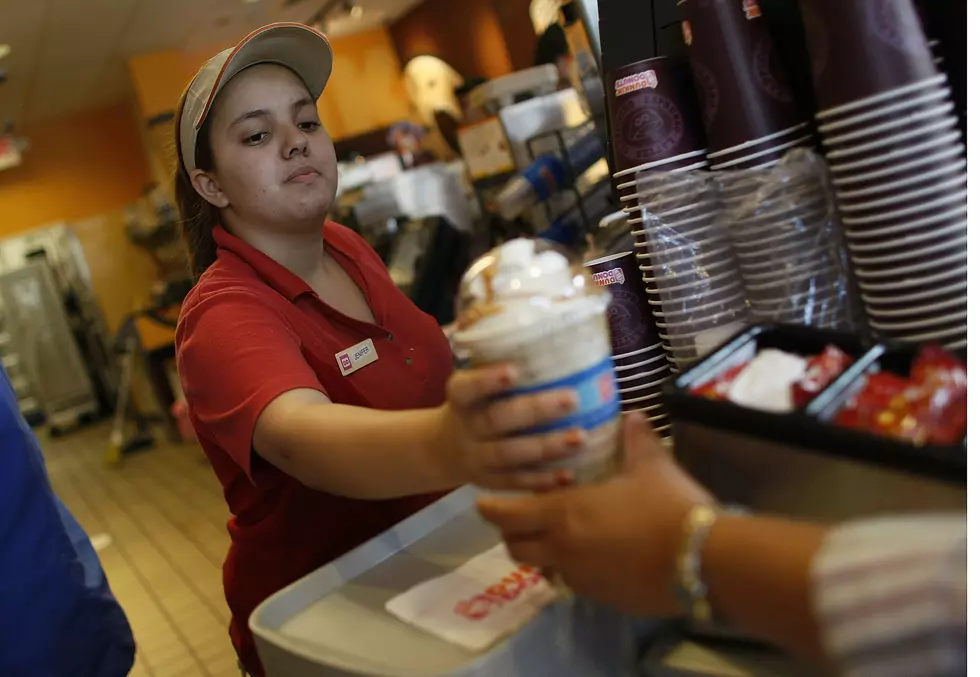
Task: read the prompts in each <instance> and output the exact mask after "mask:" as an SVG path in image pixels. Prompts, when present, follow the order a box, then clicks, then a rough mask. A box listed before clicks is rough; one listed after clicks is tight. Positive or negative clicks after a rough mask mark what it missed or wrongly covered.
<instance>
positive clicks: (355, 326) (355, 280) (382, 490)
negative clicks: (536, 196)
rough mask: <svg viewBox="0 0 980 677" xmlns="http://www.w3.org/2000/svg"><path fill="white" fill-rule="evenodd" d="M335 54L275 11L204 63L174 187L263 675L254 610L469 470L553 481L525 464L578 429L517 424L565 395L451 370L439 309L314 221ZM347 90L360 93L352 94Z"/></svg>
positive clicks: (192, 330) (239, 593)
mask: <svg viewBox="0 0 980 677" xmlns="http://www.w3.org/2000/svg"><path fill="white" fill-rule="evenodd" d="M331 64H332V52H331V49H330V46H329V44H328V43H327V41H326V38H324V37H323V36H322V35H321V34H319V33H318V32H316V31H314V30H313V29H311V28H309V27H307V26H303V25H300V24H273V25H271V26H266V27H265V28H262V29H260V30H258V31H256V32H255V33H253V34H251V35H249V36H248V37H246V38H245V39H244V40H243V41H242V42H241V43H239V44H238V45H237V46H236V47H234V48H232V49H229V50H226V51H224V52H221V53H220V54H218V55H217V56H215V57H214V58H213V59H211V60H210V61H209V62H208V63H207V64H205V66H204V67H203V68H202V70H201V71H200V72H199V73H198V74H197V76H196V77H195V78H194V80H193V81H192V82H191V84H190V85H189V87H188V90H187V92H186V93H185V95H184V97H183V99H182V101H181V102H180V106H179V110H178V114H177V120H176V146H177V149H178V168H177V175H176V186H175V190H176V197H177V202H178V207H179V209H180V212H181V216H182V219H183V232H184V236H185V240H186V242H187V245H188V248H189V252H190V256H191V260H192V262H193V268H194V272H195V273H196V274H197V275H199V276H200V278H199V281H198V283H197V285H196V286H195V288H194V289H193V290H192V291H191V293H190V294H189V295H188V297H187V299H186V300H185V301H184V304H183V307H182V309H181V316H180V321H179V326H178V329H177V363H178V369H179V372H180V377H181V383H182V385H183V388H184V391H185V394H186V397H187V403H188V407H189V411H190V417H191V420H192V422H193V424H194V428H195V430H196V432H197V435H198V437H199V439H200V442H201V444H202V446H203V447H204V450H205V453H206V454H207V456H208V459H209V460H210V462H211V465H212V466H213V468H214V470H215V473H216V474H217V476H218V479H219V480H220V481H221V483H222V485H223V487H224V492H225V497H226V500H227V501H228V505H229V507H230V509H231V514H232V517H231V519H230V521H229V531H230V533H231V538H232V544H231V549H230V551H229V553H228V557H227V559H226V561H225V566H224V584H225V593H226V598H227V600H228V604H229V607H230V608H231V612H232V623H231V635H232V640H233V642H234V644H235V647H236V649H237V651H238V654H239V657H240V658H241V661H242V663H243V664H244V666H245V667H246V669H247V670H248V671H249V672H250V673H251V674H253V675H255V676H256V677H259V676H261V675H262V674H263V672H262V667H261V665H260V662H259V658H258V655H257V654H256V651H255V646H254V643H253V640H252V637H251V635H250V633H249V631H248V618H249V615H250V614H251V612H252V611H253V610H254V609H255V607H256V606H257V605H258V604H259V603H260V602H261V601H262V600H264V599H265V598H266V597H268V596H269V595H270V594H272V593H274V592H276V591H277V590H279V589H281V588H283V587H284V586H286V585H288V584H289V583H291V582H293V581H295V580H296V579H298V578H300V577H302V576H304V575H305V574H308V573H310V572H311V571H313V570H314V569H316V568H317V567H319V566H321V565H323V564H325V563H327V562H329V561H331V560H333V559H335V558H336V557H338V556H339V555H341V554H343V553H344V552H346V551H347V550H349V549H351V548H353V547H354V546H356V545H358V544H360V543H362V542H364V541H366V540H368V539H370V538H372V537H373V536H375V535H376V534H378V533H379V532H381V531H383V530H385V529H386V528H388V527H390V526H392V525H393V524H395V523H396V522H398V521H400V520H401V519H403V518H405V517H406V516H408V515H410V514H411V513H412V512H414V511H416V510H417V509H419V508H420V507H422V506H424V505H426V504H427V503H428V502H430V501H431V500H433V498H434V496H435V495H438V494H439V493H440V492H445V491H447V490H450V489H452V488H453V487H455V486H458V485H460V484H463V483H467V482H474V483H478V484H481V485H484V486H489V487H499V488H524V489H547V488H551V487H554V486H556V485H559V484H561V483H562V482H564V481H566V480H567V478H566V477H565V476H564V475H563V474H562V473H559V472H535V471H532V470H529V469H528V468H529V467H531V466H533V465H534V464H535V463H540V462H541V461H543V460H550V459H557V458H561V457H563V456H565V455H567V454H570V453H574V451H575V448H576V447H577V446H578V445H579V444H580V443H581V433H580V432H578V431H573V432H571V433H568V432H566V433H564V434H562V433H553V434H550V435H542V436H538V437H529V436H517V437H513V435H514V433H515V432H518V431H521V430H526V429H529V428H531V427H532V426H536V425H539V424H541V423H543V422H546V421H553V420H556V419H558V418H562V417H564V416H566V415H567V414H569V413H570V412H571V411H572V410H573V409H574V408H575V407H576V406H577V403H576V399H575V396H574V393H569V392H563V391H555V392H551V393H546V394H541V395H536V396H533V397H532V396H528V397H521V398H513V399H511V400H508V401H503V402H499V401H498V402H496V403H494V402H493V396H494V395H496V394H498V393H500V392H501V391H504V390H506V389H507V388H508V386H509V384H510V383H512V382H513V378H514V374H513V373H512V372H511V371H510V369H509V368H508V367H506V366H502V367H500V368H493V369H486V370H475V371H472V372H469V373H462V374H458V375H456V376H454V377H452V378H450V374H451V372H452V367H453V360H452V355H451V353H450V350H449V348H448V345H447V342H446V339H445V336H444V334H443V332H442V330H441V329H440V327H439V326H438V325H437V323H436V322H435V321H434V320H433V319H432V318H430V317H429V316H427V315H425V314H423V313H422V312H420V311H419V310H418V309H417V308H416V307H415V306H414V305H413V304H412V303H411V301H409V299H408V298H406V297H405V296H404V295H403V294H402V293H400V292H399V291H398V289H397V288H396V287H395V285H394V283H393V282H392V281H391V280H390V279H389V277H388V274H387V270H386V268H385V266H384V264H383V262H382V261H381V260H380V258H379V257H378V256H377V255H376V254H375V253H374V251H373V250H372V249H371V247H370V246H368V245H367V243H365V242H364V241H363V240H361V239H360V238H359V237H358V236H357V235H355V234H354V233H353V232H352V231H350V230H348V229H346V228H343V227H341V226H338V225H336V224H332V223H325V218H326V216H327V212H328V210H329V208H330V206H331V203H332V201H333V199H334V196H335V194H336V190H337V163H336V158H335V155H334V149H333V145H332V143H331V141H330V138H329V137H328V135H327V133H326V131H325V130H324V129H323V126H322V125H321V124H320V121H319V118H318V116H317V107H316V100H317V98H318V97H319V96H320V94H321V92H322V90H323V88H324V86H325V84H326V82H327V78H328V77H329V74H330V69H331ZM355 95H356V94H355Z"/></svg>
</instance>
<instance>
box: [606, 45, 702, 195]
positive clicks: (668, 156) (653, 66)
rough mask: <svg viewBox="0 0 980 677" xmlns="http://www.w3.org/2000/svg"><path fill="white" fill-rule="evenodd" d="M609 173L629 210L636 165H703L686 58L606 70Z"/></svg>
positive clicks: (650, 168)
mask: <svg viewBox="0 0 980 677" xmlns="http://www.w3.org/2000/svg"><path fill="white" fill-rule="evenodd" d="M606 92H607V95H606V96H607V98H608V102H609V128H610V132H611V134H612V138H611V141H612V144H611V145H612V153H613V160H614V164H615V168H616V170H617V171H616V173H615V174H614V175H613V179H614V181H615V182H616V189H617V191H618V193H619V196H620V201H621V202H622V203H623V208H624V209H625V210H626V211H627V212H628V213H632V212H634V211H636V208H637V207H638V206H639V204H638V202H637V197H636V175H637V172H639V171H654V170H655V171H660V172H676V171H688V170H692V169H700V168H703V167H706V166H707V163H706V162H705V156H706V155H707V154H708V151H707V149H706V147H705V142H704V133H703V131H702V129H701V118H700V114H699V112H698V105H697V96H696V94H695V93H694V82H693V78H692V77H691V73H690V69H689V67H688V64H687V62H686V61H684V60H682V59H678V58H676V57H669V56H661V57H657V58H655V59H645V60H643V61H638V62H637V63H634V64H630V65H629V66H623V67H622V68H617V69H616V70H614V71H612V72H610V73H609V74H608V75H607V76H606Z"/></svg>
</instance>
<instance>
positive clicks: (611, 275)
mask: <svg viewBox="0 0 980 677" xmlns="http://www.w3.org/2000/svg"><path fill="white" fill-rule="evenodd" d="M592 281H593V282H595V283H596V284H597V285H599V286H600V287H608V286H609V285H611V284H623V283H624V282H626V274H625V273H624V272H623V269H622V268H613V269H612V270H604V271H602V272H601V273H592Z"/></svg>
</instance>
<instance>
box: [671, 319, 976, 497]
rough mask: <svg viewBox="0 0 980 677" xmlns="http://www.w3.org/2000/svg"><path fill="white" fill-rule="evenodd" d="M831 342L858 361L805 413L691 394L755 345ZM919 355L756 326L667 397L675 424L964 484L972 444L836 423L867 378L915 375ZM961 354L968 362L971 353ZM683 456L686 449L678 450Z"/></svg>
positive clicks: (812, 346)
mask: <svg viewBox="0 0 980 677" xmlns="http://www.w3.org/2000/svg"><path fill="white" fill-rule="evenodd" d="M831 344H832V345H835V346H837V347H838V348H840V349H841V350H843V351H844V352H846V353H848V354H849V355H851V356H852V357H853V358H855V362H854V363H853V364H852V365H851V366H850V367H849V368H848V369H846V370H845V371H844V373H842V374H841V375H840V376H839V377H838V378H837V379H836V380H834V381H833V382H832V383H831V384H830V385H828V387H827V388H825V389H824V391H823V392H822V393H820V394H819V395H818V396H817V397H816V398H815V399H814V400H812V401H811V402H810V403H809V405H808V406H807V407H805V408H804V409H802V410H797V411H794V412H792V413H786V414H774V413H769V412H765V411H759V410H755V409H749V408H746V407H742V406H739V405H736V404H733V403H731V402H724V401H716V400H709V399H706V398H703V397H700V396H697V395H694V394H692V393H691V388H693V387H697V386H699V385H701V384H703V383H706V382H708V381H710V380H712V379H714V378H717V377H718V376H721V375H722V374H723V373H724V372H725V371H727V370H728V369H731V368H732V367H735V366H737V365H738V364H740V363H741V362H742V361H744V360H745V359H746V358H747V356H751V355H752V354H754V351H753V346H754V347H755V351H757V350H759V349H762V348H776V349H780V350H784V351H787V352H791V353H794V354H797V355H816V354H819V353H820V352H822V351H823V349H824V348H825V347H826V346H827V345H831ZM918 350H919V346H916V345H892V344H881V343H874V342H872V341H868V340H867V339H864V338H862V337H861V336H858V335H857V334H850V333H843V332H836V331H827V330H821V329H814V328H811V327H804V326H792V325H756V326H753V327H749V328H748V329H746V330H745V331H743V332H742V333H740V334H738V335H737V336H735V337H734V338H732V339H731V340H730V341H728V342H727V343H726V344H724V345H723V346H721V347H719V348H717V349H716V350H715V351H713V352H712V353H711V354H709V355H707V356H706V357H705V358H704V359H702V360H701V361H700V362H699V363H698V364H696V365H695V366H694V367H692V368H691V369H689V370H688V371H686V372H685V373H684V374H681V375H679V376H678V377H676V379H674V380H673V381H672V382H670V383H669V384H667V385H666V386H665V388H664V391H663V392H664V401H665V403H666V405H667V408H668V411H669V412H670V415H671V420H672V422H673V423H674V424H675V426H676V425H677V424H681V425H683V424H684V423H685V422H687V423H690V424H692V425H696V426H698V427H699V428H701V429H713V430H715V431H718V432H726V431H727V432H728V433H731V434H733V435H735V436H736V437H740V438H742V439H746V438H755V439H760V440H764V441H766V442H769V443H772V444H773V445H779V446H784V447H787V448H792V449H794V450H799V451H803V452H805V453H810V454H816V455H823V456H829V457H834V458H846V459H850V460H853V461H857V462H859V463H862V464H870V465H873V466H878V467H882V468H886V469H889V470H897V471H900V472H905V473H911V474H913V475H917V476H921V477H926V478H930V479H933V480H938V481H941V482H944V483H951V484H956V485H960V484H962V485H965V484H966V464H967V461H966V457H967V455H966V440H965V439H964V440H963V443H962V444H959V445H954V446H915V445H913V444H910V443H906V442H903V441H900V440H895V439H889V438H886V437H881V436H878V435H874V434H871V433H867V432H863V431H859V430H852V429H848V428H843V427H840V426H837V425H835V424H834V423H833V422H832V421H833V418H834V417H835V416H836V414H837V413H838V412H839V411H840V409H841V408H842V407H843V406H844V405H845V404H846V403H847V401H848V399H849V398H850V397H851V396H853V395H854V394H855V393H856V392H857V391H858V390H859V389H860V387H861V385H862V384H863V381H864V377H865V375H867V374H869V373H871V372H872V371H875V370H878V369H884V370H886V371H891V372H893V373H896V374H899V375H903V376H904V375H908V373H909V370H910V367H911V363H912V361H913V359H914V358H915V355H916V354H917V352H918ZM957 355H958V356H959V357H960V358H961V359H963V360H964V362H965V361H966V360H965V352H962V351H961V352H958V353H957ZM678 441H679V442H680V440H678ZM718 441H719V443H720V444H723V443H724V438H718ZM681 443H682V442H681ZM679 451H680V452H682V451H683V450H682V449H680V448H679Z"/></svg>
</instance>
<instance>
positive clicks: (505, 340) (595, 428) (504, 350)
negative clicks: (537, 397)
mask: <svg viewBox="0 0 980 677" xmlns="http://www.w3.org/2000/svg"><path fill="white" fill-rule="evenodd" d="M609 301H610V296H609V294H608V293H607V292H606V291H604V290H603V289H601V288H598V287H596V286H595V285H593V284H592V281H591V275H589V274H588V271H587V270H586V269H584V268H582V267H581V266H578V265H575V264H574V263H573V262H572V257H571V256H569V255H565V254H563V253H562V252H561V251H560V250H559V249H558V248H557V247H556V246H555V245H552V244H551V243H548V242H546V241H544V240H529V239H517V240H511V241H509V242H506V243H504V244H503V245H501V246H500V247H497V248H496V249H494V250H493V251H491V252H490V253H488V254H486V255H484V256H483V257H481V258H480V259H478V260H477V261H476V263H474V264H473V265H472V266H471V267H470V269H469V270H468V271H467V272H466V275H465V276H464V278H463V283H462V287H461V289H460V303H461V308H460V313H459V320H458V323H457V324H458V329H457V330H456V331H455V332H454V333H453V336H452V343H453V348H454V350H455V352H456V354H457V356H458V357H459V358H461V359H462V360H464V361H465V362H466V363H468V364H469V365H470V366H474V367H478V366H484V365H491V364H500V363H508V364H512V365H514V366H515V367H517V373H518V382H517V384H516V386H515V388H514V389H513V390H512V391H511V392H510V393H508V394H507V395H506V396H518V395H526V394H531V393H538V392H543V391H547V390H556V389H573V390H575V391H577V393H578V398H579V408H578V410H577V411H575V412H573V413H572V414H571V415H570V416H568V417H566V418H565V419H563V420H561V421H558V422H556V423H553V424H551V425H547V426H543V427H541V428H538V429H535V430H528V431H524V432H523V433H522V434H526V435H531V434H543V433H548V432H554V431H557V430H563V429H569V428H579V429H582V430H584V431H585V433H586V437H585V443H584V444H583V446H582V449H581V451H580V453H578V454H577V455H576V456H574V457H573V458H570V459H566V460H563V461H561V462H558V463H556V464H555V467H560V468H567V469H568V470H570V471H572V472H573V474H574V481H575V482H576V483H589V482H595V481H600V480H602V479H605V478H607V477H609V476H610V475H612V474H614V473H615V472H616V471H617V470H618V468H619V466H620V462H621V460H622V455H621V439H620V437H621V435H620V427H621V425H620V404H619V394H618V392H617V390H616V380H615V379H616V376H615V374H616V372H615V369H614V362H613V358H612V353H611V346H610V342H609V326H608V323H607V321H606V309H607V307H608V306H609Z"/></svg>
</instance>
